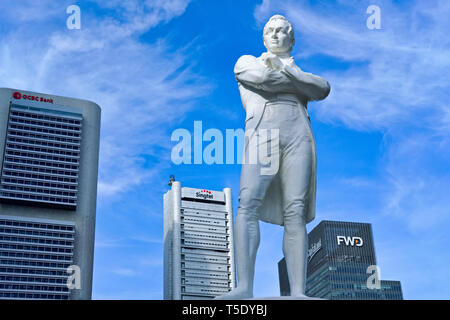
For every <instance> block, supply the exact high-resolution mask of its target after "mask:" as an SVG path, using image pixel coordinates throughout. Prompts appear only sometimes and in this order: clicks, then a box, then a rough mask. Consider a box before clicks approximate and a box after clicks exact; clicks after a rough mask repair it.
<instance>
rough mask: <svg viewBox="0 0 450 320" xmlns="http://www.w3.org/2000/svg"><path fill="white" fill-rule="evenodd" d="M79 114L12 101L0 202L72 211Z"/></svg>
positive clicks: (75, 193) (76, 165)
mask: <svg viewBox="0 0 450 320" xmlns="http://www.w3.org/2000/svg"><path fill="white" fill-rule="evenodd" d="M81 124H82V116H81V114H76V113H69V112H61V111H57V110H49V109H43V108H37V107H30V106H22V105H18V104H12V105H11V107H10V110H9V118H8V127H7V135H6V144H5V153H4V158H3V168H2V176H1V185H0V200H1V201H3V202H19V203H26V204H32V205H39V206H52V207H62V208H66V209H73V210H75V209H76V206H77V191H78V173H79V161H80V143H81Z"/></svg>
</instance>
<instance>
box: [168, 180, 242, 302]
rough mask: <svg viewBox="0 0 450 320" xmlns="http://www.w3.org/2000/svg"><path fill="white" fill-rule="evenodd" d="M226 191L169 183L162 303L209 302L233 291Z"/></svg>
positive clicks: (230, 213)
mask: <svg viewBox="0 0 450 320" xmlns="http://www.w3.org/2000/svg"><path fill="white" fill-rule="evenodd" d="M232 219H233V210H232V199H231V189H229V188H225V189H223V191H212V190H204V189H194V188H187V187H183V188H182V187H181V183H180V182H178V181H176V182H173V183H172V189H171V190H169V191H168V192H167V193H166V194H165V195H164V299H165V300H196V299H212V298H214V297H216V296H219V295H222V294H224V293H226V292H228V291H230V290H231V289H232V288H234V287H235V270H234V251H233V229H232V226H233V222H232Z"/></svg>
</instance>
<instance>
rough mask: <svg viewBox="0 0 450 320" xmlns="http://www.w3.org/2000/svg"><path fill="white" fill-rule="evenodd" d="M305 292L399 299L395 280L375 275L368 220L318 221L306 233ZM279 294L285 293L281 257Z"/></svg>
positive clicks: (346, 297)
mask: <svg viewBox="0 0 450 320" xmlns="http://www.w3.org/2000/svg"><path fill="white" fill-rule="evenodd" d="M308 243H309V249H308V267H307V281H306V295H308V296H310V297H319V298H325V299H331V300H402V299H403V295H402V289H401V285H400V282H399V281H386V280H380V279H379V274H380V272H379V269H377V266H376V265H377V262H376V257H375V248H374V243H373V235H372V227H371V225H370V224H368V223H356V222H342V221H321V222H320V223H319V224H318V225H317V226H316V227H315V228H314V229H313V230H312V231H311V232H310V233H309V234H308ZM278 270H279V279H280V291H281V295H289V294H290V290H289V279H288V276H287V270H286V262H285V260H284V258H283V259H282V260H281V261H280V262H279V263H278Z"/></svg>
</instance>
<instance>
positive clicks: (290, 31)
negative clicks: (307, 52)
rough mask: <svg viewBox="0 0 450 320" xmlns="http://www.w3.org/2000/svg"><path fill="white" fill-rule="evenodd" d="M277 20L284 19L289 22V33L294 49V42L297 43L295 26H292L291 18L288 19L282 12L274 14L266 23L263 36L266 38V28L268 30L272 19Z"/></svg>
mask: <svg viewBox="0 0 450 320" xmlns="http://www.w3.org/2000/svg"><path fill="white" fill-rule="evenodd" d="M275 20H283V21H284V22H286V23H287V25H288V35H289V36H290V38H291V49H292V47H293V46H294V43H295V37H294V28H293V27H292V24H291V23H290V22H289V20H288V19H286V18H285V17H284V16H282V15H281V14H276V15H273V16H272V17H270V19H269V21H267V23H266V25H265V26H264V31H263V38H264V35H265V34H266V30H267V27H268V25H269V24H270V23H271V22H272V21H275Z"/></svg>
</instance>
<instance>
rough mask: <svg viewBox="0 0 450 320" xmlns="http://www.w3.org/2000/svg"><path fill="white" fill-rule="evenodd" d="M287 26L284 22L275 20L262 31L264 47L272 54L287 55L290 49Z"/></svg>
mask: <svg viewBox="0 0 450 320" xmlns="http://www.w3.org/2000/svg"><path fill="white" fill-rule="evenodd" d="M288 31H289V25H288V24H287V22H286V21H284V20H281V19H276V20H273V21H271V22H270V23H269V24H268V25H267V26H266V29H265V31H264V36H263V38H264V45H265V46H266V48H267V50H269V51H270V52H271V53H274V54H280V53H288V52H290V51H291V49H292V45H291V41H292V39H291V36H290V35H289V33H288Z"/></svg>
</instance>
